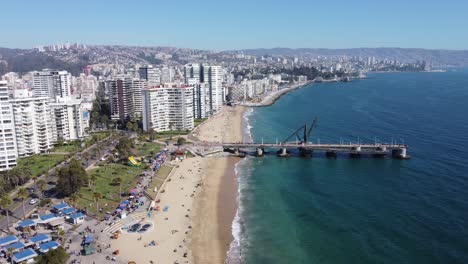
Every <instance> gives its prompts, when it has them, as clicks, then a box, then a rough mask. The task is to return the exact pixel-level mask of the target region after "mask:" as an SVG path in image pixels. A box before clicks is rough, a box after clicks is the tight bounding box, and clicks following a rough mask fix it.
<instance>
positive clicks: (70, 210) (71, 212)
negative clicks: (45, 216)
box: [62, 207, 75, 215]
mask: <svg viewBox="0 0 468 264" xmlns="http://www.w3.org/2000/svg"><path fill="white" fill-rule="evenodd" d="M74 212H75V208H72V207H69V208H65V209H63V210H62V213H63V214H64V215H70V214H73V213H74Z"/></svg>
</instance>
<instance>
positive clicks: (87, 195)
mask: <svg viewBox="0 0 468 264" xmlns="http://www.w3.org/2000/svg"><path fill="white" fill-rule="evenodd" d="M143 171H144V169H142V168H139V167H130V166H127V165H123V164H109V163H106V164H105V165H104V166H100V167H99V168H96V169H92V170H90V171H88V176H89V177H90V178H91V175H93V174H94V175H96V178H97V179H96V186H95V187H94V186H91V188H89V187H83V188H81V190H80V192H79V194H80V195H81V198H80V199H78V207H80V208H86V207H87V209H88V212H90V214H91V215H94V214H96V203H95V202H94V199H93V193H94V192H98V193H100V194H101V195H102V199H101V200H100V201H99V208H103V211H104V213H105V212H106V211H113V210H114V209H115V208H116V207H117V205H118V204H119V203H120V201H121V198H120V196H119V192H120V187H119V185H113V184H112V179H115V178H117V177H120V178H121V179H122V192H128V191H129V190H130V189H131V188H133V187H134V186H135V185H136V184H137V182H138V181H139V176H140V174H141V173H142V172H143ZM105 204H107V206H105Z"/></svg>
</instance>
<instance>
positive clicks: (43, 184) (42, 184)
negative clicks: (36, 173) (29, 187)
mask: <svg viewBox="0 0 468 264" xmlns="http://www.w3.org/2000/svg"><path fill="white" fill-rule="evenodd" d="M36 184H37V188H38V189H39V191H40V192H41V196H42V198H44V190H45V188H46V186H47V182H46V181H45V180H44V179H39V180H38V181H37V183H36Z"/></svg>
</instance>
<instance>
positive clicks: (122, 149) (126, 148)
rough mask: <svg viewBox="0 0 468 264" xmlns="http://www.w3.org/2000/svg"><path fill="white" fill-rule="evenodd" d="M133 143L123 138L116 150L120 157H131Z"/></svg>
mask: <svg viewBox="0 0 468 264" xmlns="http://www.w3.org/2000/svg"><path fill="white" fill-rule="evenodd" d="M131 148H132V141H131V140H130V139H129V138H127V137H121V138H120V139H119V143H118V144H117V145H116V146H115V149H116V150H117V152H118V153H119V155H120V157H128V156H130V155H131Z"/></svg>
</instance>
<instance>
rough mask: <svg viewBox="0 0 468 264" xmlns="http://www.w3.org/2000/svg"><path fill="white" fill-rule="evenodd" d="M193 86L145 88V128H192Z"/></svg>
mask: <svg viewBox="0 0 468 264" xmlns="http://www.w3.org/2000/svg"><path fill="white" fill-rule="evenodd" d="M193 128H194V120H193V87H191V86H188V85H173V84H170V85H161V86H153V87H150V88H148V89H145V90H143V130H144V131H148V130H150V129H153V130H154V131H156V132H161V131H169V130H192V129H193Z"/></svg>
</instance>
